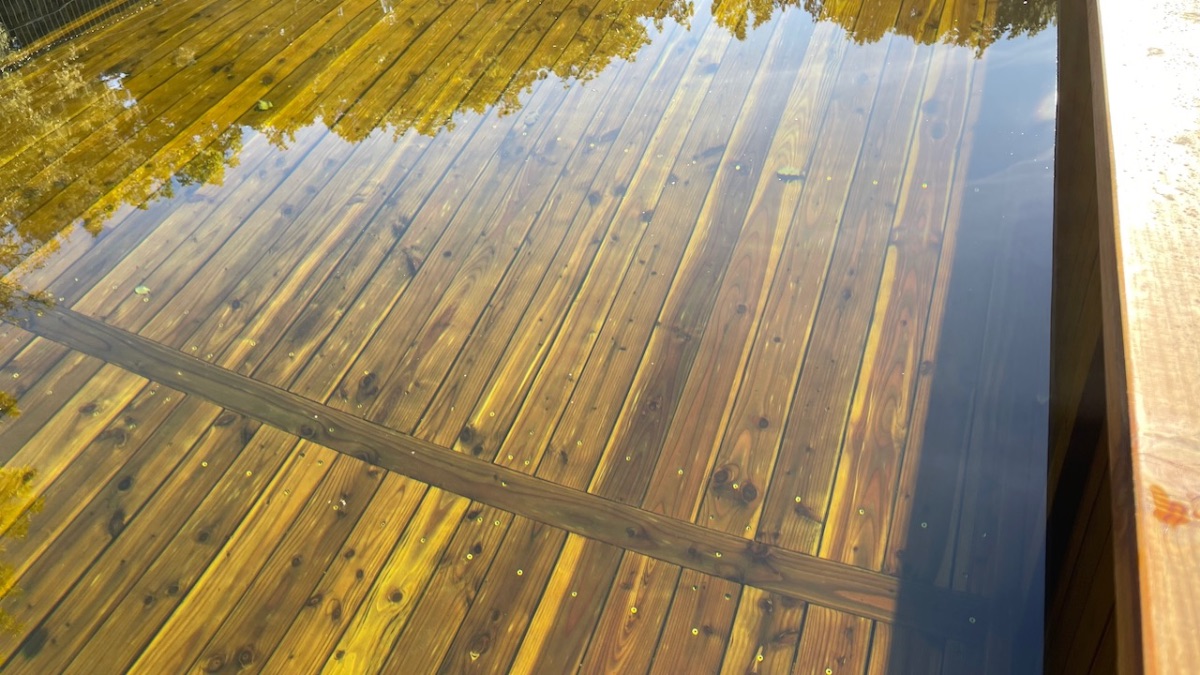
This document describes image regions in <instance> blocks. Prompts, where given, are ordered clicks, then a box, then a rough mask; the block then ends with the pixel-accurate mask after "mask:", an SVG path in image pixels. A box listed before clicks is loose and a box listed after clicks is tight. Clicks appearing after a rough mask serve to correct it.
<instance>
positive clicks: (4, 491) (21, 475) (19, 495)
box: [0, 467, 42, 632]
mask: <svg viewBox="0 0 1200 675" xmlns="http://www.w3.org/2000/svg"><path fill="white" fill-rule="evenodd" d="M36 475H37V474H36V472H34V470H33V469H30V468H28V467H0V523H4V524H6V525H7V529H6V530H4V534H3V536H5V537H13V538H21V537H24V536H25V535H26V534H27V533H28V532H29V519H30V517H31V516H32V515H33V514H35V513H37V512H38V511H40V510H41V509H42V501H41V499H40V498H32V495H31V492H32V491H33V479H34V478H35V477H36ZM3 550H4V549H3V547H0V552H3ZM12 577H13V569H12V567H10V566H8V565H6V564H4V563H0V599H2V598H5V597H7V596H8V595H10V594H11V593H13V592H14V590H15V589H14V587H13V578H12ZM19 629H20V624H18V623H17V620H16V619H15V618H13V616H12V615H11V614H9V613H8V612H6V611H4V610H3V609H0V632H16V631H17V630H19Z"/></svg>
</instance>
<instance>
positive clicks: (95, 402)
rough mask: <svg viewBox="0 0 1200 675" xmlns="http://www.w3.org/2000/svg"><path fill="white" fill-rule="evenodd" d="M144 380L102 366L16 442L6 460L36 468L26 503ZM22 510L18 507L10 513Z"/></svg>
mask: <svg viewBox="0 0 1200 675" xmlns="http://www.w3.org/2000/svg"><path fill="white" fill-rule="evenodd" d="M146 384H147V383H146V381H145V380H144V379H142V378H141V377H138V376H137V375H134V374H132V373H129V372H125V371H122V370H121V369H119V368H113V367H111V366H103V367H102V368H100V370H99V372H98V373H97V375H96V376H95V377H94V378H92V379H91V380H89V381H88V383H87V385H86V386H84V387H83V388H82V389H80V390H79V391H78V392H76V393H75V395H74V396H73V397H72V398H71V399H70V400H69V401H68V402H67V404H66V405H65V406H63V408H62V409H61V410H60V411H59V412H58V414H56V415H55V416H54V417H53V418H51V420H50V422H49V423H48V424H47V425H46V426H44V427H43V428H42V429H41V430H40V431H39V432H38V433H37V434H36V435H34V436H33V438H32V439H30V441H29V442H28V443H25V444H23V445H20V446H17V448H18V449H17V450H16V451H15V452H14V453H13V454H12V455H11V456H9V457H8V458H6V461H5V464H6V465H11V466H27V467H33V468H34V469H36V471H37V473H36V475H35V476H34V478H33V479H32V480H31V481H30V482H29V486H30V487H31V488H32V492H31V493H30V494H29V495H27V496H26V497H25V500H26V502H25V505H28V503H29V502H30V501H32V500H33V499H34V498H35V496H36V495H37V494H38V493H39V492H41V491H42V490H43V489H44V488H45V486H46V485H49V484H50V483H52V482H53V481H54V480H56V479H57V478H58V477H59V476H60V475H61V474H62V473H63V472H64V471H66V470H67V468H68V467H69V466H70V465H71V464H72V463H73V462H74V461H75V460H76V459H77V458H78V457H79V455H80V453H82V452H83V451H85V450H86V449H87V448H88V445H89V444H90V443H91V441H92V440H93V439H95V438H97V437H98V436H99V435H100V434H101V433H103V432H104V430H105V429H106V428H107V427H109V426H110V425H111V424H112V423H113V422H114V421H115V420H116V419H117V416H118V415H119V414H120V413H121V411H122V410H123V409H124V408H125V406H126V404H127V403H128V402H129V400H130V399H132V398H133V397H134V395H136V394H137V392H139V391H141V390H142V389H143V388H144V387H145V386H146ZM18 499H20V498H19V497H16V496H14V497H13V500H12V501H11V502H10V503H12V504H13V506H14V508H16V507H17V506H19V505H21V503H20V502H19V501H17V500H18ZM22 510H23V508H17V509H16V510H15V511H14V512H13V513H12V517H14V518H15V517H16V516H17V515H18V514H20V513H21V511H22ZM8 525H9V523H8V522H3V521H0V529H7V527H8Z"/></svg>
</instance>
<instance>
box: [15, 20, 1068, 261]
mask: <svg viewBox="0 0 1200 675" xmlns="http://www.w3.org/2000/svg"><path fill="white" fill-rule="evenodd" d="M694 1H695V0H665V1H660V0H543V1H542V2H539V3H528V2H524V0H446V1H445V2H441V3H428V2H425V0H403V1H401V0H398V1H397V2H388V3H381V4H379V5H376V6H373V7H372V9H370V10H367V11H365V12H359V10H354V11H353V12H352V11H349V10H347V11H346V12H345V13H344V15H342V14H340V13H339V8H341V7H342V6H343V4H346V3H343V2H337V1H335V0H328V1H327V2H324V3H308V4H302V5H298V6H297V9H295V10H293V11H283V9H282V8H280V7H279V6H277V4H278V3H271V2H268V1H267V0H240V1H239V2H232V3H229V4H230V8H229V14H228V15H227V16H229V17H235V16H239V15H241V14H244V15H245V16H246V17H248V18H247V19H246V23H245V24H244V25H241V26H240V28H237V27H238V25H239V24H237V23H236V22H235V21H232V20H231V21H230V22H229V25H230V26H231V28H229V29H228V30H227V31H225V32H219V31H212V30H204V31H202V30H200V29H199V28H197V29H194V30H193V31H192V32H191V33H190V34H187V35H186V36H184V37H183V38H181V39H183V40H184V41H183V42H182V43H177V42H171V43H164V44H161V45H160V44H157V43H155V42H154V41H153V40H152V39H150V38H147V39H148V40H150V42H149V43H148V44H146V43H143V42H141V41H139V40H137V39H130V38H128V37H126V36H124V35H123V34H122V33H120V30H124V28H123V25H122V23H123V22H114V23H112V24H110V26H109V28H106V29H102V30H98V31H93V32H91V33H88V34H86V35H84V36H82V37H80V38H79V41H78V42H77V43H67V44H66V45H63V46H59V47H56V48H54V49H52V50H50V51H48V52H46V53H44V54H40V55H36V56H34V57H32V58H28V59H24V60H23V61H21V60H20V59H17V60H12V59H10V61H9V62H10V63H20V65H19V67H17V68H16V69H15V70H13V71H12V72H8V73H3V74H0V124H3V125H4V129H5V133H4V134H3V135H2V136H0V275H2V274H5V273H7V271H9V270H11V269H13V268H14V267H16V266H18V265H20V264H25V265H29V264H34V263H31V262H29V259H30V257H31V256H34V255H35V254H36V255H48V254H50V253H52V252H53V250H54V247H55V246H56V239H57V237H58V236H59V234H60V233H61V232H63V231H65V230H66V228H68V227H69V226H70V225H71V224H72V223H79V222H82V223H83V225H84V227H85V229H86V230H88V231H91V232H92V233H96V232H98V231H99V230H100V228H101V227H103V223H104V222H105V221H106V220H108V219H109V218H110V217H111V216H112V214H113V213H114V212H116V211H117V210H118V209H120V208H122V207H123V206H125V205H130V206H139V205H145V204H147V203H149V202H151V201H153V200H156V199H160V198H164V197H168V198H169V197H171V196H173V195H174V194H175V193H176V192H177V191H178V190H179V189H180V188H183V187H187V186H193V185H202V184H221V183H222V182H223V181H224V179H225V173H226V170H227V169H228V168H229V167H230V166H234V165H236V164H237V162H238V157H239V154H240V153H241V151H242V140H243V138H244V137H245V136H246V133H247V129H253V130H257V131H259V132H261V133H263V134H264V135H265V136H266V137H267V138H268V139H270V140H271V141H272V142H273V143H275V144H276V145H278V146H286V145H287V144H289V142H290V139H292V138H294V136H295V134H296V133H298V132H299V131H300V130H301V129H304V128H307V127H310V126H312V125H313V124H323V125H325V126H327V127H328V128H329V129H331V130H332V131H333V132H334V133H337V134H339V135H341V136H342V137H343V138H345V139H347V140H349V141H360V140H362V139H365V138H366V137H367V136H368V135H370V134H371V133H373V132H375V131H376V130H378V129H387V130H391V131H392V132H393V133H394V134H397V135H400V134H404V133H408V132H410V131H416V132H419V133H422V134H429V135H432V134H436V133H439V132H441V131H442V130H445V129H447V128H452V127H453V126H454V123H455V118H456V116H461V115H464V114H469V113H483V112H485V111H488V110H493V109H497V110H499V111H500V112H501V113H505V112H510V111H513V110H516V109H518V108H519V107H520V106H521V105H522V99H523V98H524V97H526V95H527V94H528V93H529V92H530V90H531V89H532V88H533V86H534V85H535V84H536V83H537V82H539V81H541V80H544V79H547V78H551V77H553V78H560V79H562V80H564V81H572V80H587V79H589V78H593V77H595V76H596V75H598V74H599V73H601V72H602V71H604V70H605V69H606V68H607V67H608V66H609V65H610V64H612V63H614V62H616V61H620V60H630V59H635V58H636V57H637V54H638V52H639V51H640V50H641V49H642V48H643V47H644V46H646V45H647V44H648V43H649V42H650V40H651V39H652V38H653V36H654V34H655V33H656V31H658V30H661V29H662V28H663V27H664V26H666V25H667V24H668V23H669V22H675V23H679V24H685V25H686V24H688V23H689V22H690V21H691V20H692V17H693V15H694V11H695V7H694V4H693V2H694ZM710 1H711V11H712V17H713V21H714V22H715V23H716V24H717V25H718V26H721V27H723V28H724V29H725V30H728V31H729V32H730V33H731V34H732V35H734V36H736V37H737V38H739V39H741V38H745V37H746V35H747V34H748V33H749V32H750V31H752V30H753V29H754V28H755V27H758V26H761V25H762V24H764V23H766V22H768V21H770V20H771V19H772V18H774V17H776V16H778V14H779V13H780V12H783V11H804V12H807V13H808V14H810V15H811V16H812V17H814V18H815V19H816V20H818V21H831V22H836V23H837V24H838V25H839V26H841V27H843V28H844V29H845V30H846V33H847V36H848V37H849V39H852V40H854V41H857V42H869V41H874V40H878V39H879V38H881V37H882V36H884V35H886V34H889V33H894V34H897V35H902V36H906V37H908V38H911V39H914V40H916V41H918V42H922V43H933V42H938V41H942V42H949V43H953V44H958V45H964V46H969V47H971V48H973V49H975V50H977V51H982V50H984V49H986V48H987V46H988V45H990V44H992V43H994V42H995V41H996V40H999V39H1001V38H1003V37H1005V36H1012V35H1023V34H1030V33H1036V32H1037V31H1039V30H1041V29H1042V28H1044V27H1045V26H1047V25H1048V24H1049V23H1050V22H1051V21H1052V20H1053V18H1054V8H1055V4H1054V1H1053V0H988V1H986V2H980V1H979V0H974V1H970V2H968V1H967V0H710ZM189 11H190V10H189V9H188V7H187V6H186V4H180V3H158V4H154V5H151V6H148V7H145V8H144V9H143V10H142V11H140V12H138V14H137V16H138V17H140V18H139V19H138V21H140V22H141V23H134V19H132V18H127V19H126V20H125V21H127V22H129V23H130V25H131V26H133V27H132V28H128V30H129V31H132V32H134V33H135V35H136V34H137V33H136V31H138V30H143V29H142V28H139V27H138V26H142V25H148V24H146V23H145V22H146V21H147V20H149V19H148V18H147V17H154V20H158V21H163V22H184V23H186V19H181V18H180V16H176V14H186V13H187V12H189ZM356 12H357V13H358V14H357V15H356V14H355V13H356ZM262 17H270V18H271V21H272V22H271V23H269V25H263V24H262V22H264V21H266V19H265V18H262ZM251 18H253V20H251ZM235 28H237V29H236V30H235ZM110 31H111V32H112V34H111V35H110ZM238 31H243V32H244V31H249V32H248V33H246V34H245V35H243V34H242V33H240V32H238ZM0 37H2V36H0Z"/></svg>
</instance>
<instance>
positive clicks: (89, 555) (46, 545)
mask: <svg viewBox="0 0 1200 675" xmlns="http://www.w3.org/2000/svg"><path fill="white" fill-rule="evenodd" d="M163 398H164V400H165V399H166V398H167V397H163ZM168 403H169V401H168ZM219 413H220V410H219V409H217V408H213V407H211V406H210V405H209V404H207V403H203V402H201V401H200V400H199V399H196V398H192V399H189V400H187V401H185V402H184V403H183V404H182V405H181V406H179V407H178V408H177V409H175V412H174V414H172V415H171V417H170V418H169V419H168V420H167V421H166V422H165V423H164V424H163V425H162V426H161V427H159V428H158V429H157V430H156V431H155V432H154V434H152V435H151V436H150V437H149V438H148V439H147V440H146V442H144V443H142V444H141V447H140V448H139V449H138V450H137V451H136V452H134V453H131V455H130V457H129V461H128V462H126V463H125V465H124V467H123V468H122V471H121V473H120V474H119V475H118V476H114V477H112V478H110V479H109V480H108V481H107V482H106V483H105V484H103V485H102V486H101V487H100V490H99V492H98V497H96V498H94V499H92V500H91V501H89V502H87V503H85V504H83V505H82V508H81V510H80V511H79V513H78V515H76V516H75V517H74V519H73V520H69V521H67V522H63V520H59V519H55V520H50V518H52V517H53V516H54V515H55V511H54V510H53V509H57V508H61V505H57V504H55V503H53V502H52V503H51V504H49V508H50V509H52V510H51V511H49V512H48V517H44V518H39V519H36V520H35V521H34V522H33V523H32V524H31V528H33V529H32V530H31V534H32V535H33V536H30V537H26V538H25V539H23V540H20V541H19V542H14V543H13V544H12V545H10V547H9V548H8V549H7V550H10V551H12V552H13V555H14V559H20V560H23V561H24V562H23V564H22V565H21V566H20V568H19V569H14V574H17V573H19V575H20V576H14V579H13V582H14V583H16V584H19V586H20V587H21V589H22V596H21V597H22V605H21V606H22V609H21V617H22V621H23V622H24V625H23V626H22V632H18V633H16V634H14V640H13V643H12V644H9V645H6V646H5V649H6V651H4V652H3V654H4V656H5V657H6V656H8V655H9V654H10V652H11V649H13V648H15V646H16V645H18V644H20V641H21V640H22V639H24V638H26V637H28V636H29V635H30V634H31V633H30V631H34V630H35V629H36V628H37V626H38V624H39V622H40V621H41V620H42V618H43V617H44V616H45V614H46V613H47V612H49V611H50V610H51V609H53V607H54V606H55V604H56V603H57V602H58V600H59V599H60V598H61V597H62V596H63V595H65V594H66V593H67V591H68V590H69V589H70V587H71V586H72V584H74V583H75V581H76V580H77V579H79V577H80V576H81V575H82V574H83V573H84V571H86V570H87V568H88V566H89V565H91V563H92V561H93V560H95V558H96V557H97V556H98V555H100V553H101V552H103V550H104V549H105V547H107V546H108V545H109V544H110V542H111V541H112V540H113V539H114V536H117V535H119V534H120V533H121V532H123V531H124V529H125V526H126V525H127V524H128V523H129V521H130V520H132V519H133V518H135V517H137V515H138V512H139V511H140V509H141V508H142V506H143V505H144V504H145V503H146V501H147V500H149V499H150V498H151V497H152V496H153V495H154V493H155V492H156V491H157V490H158V488H159V487H160V485H161V484H162V482H163V481H164V480H165V479H166V477H167V476H168V475H169V474H170V473H171V472H172V471H173V470H174V468H175V466H176V465H177V464H178V462H179V461H180V459H181V458H182V457H183V456H186V454H187V450H188V448H190V447H191V446H192V445H193V443H194V442H195V441H196V440H197V438H199V435H200V433H202V432H203V431H204V430H205V429H206V428H207V427H208V426H209V425H211V424H212V423H213V422H214V421H215V420H216V419H217V418H218V414H219ZM204 415H207V417H204V418H203V421H202V422H200V423H199V424H198V425H195V426H198V427H199V428H200V430H201V431H200V432H197V434H196V435H194V436H188V435H187V434H186V431H185V430H186V429H187V428H188V427H189V425H190V423H191V421H192V420H193V418H200V417H203V416H204ZM160 450H161V451H160ZM47 496H49V497H51V498H53V497H54V495H53V494H48V495H47ZM64 520H65V519H64ZM47 529H49V530H50V531H47ZM55 530H57V533H56V534H55V536H51V534H52V532H53V531H55ZM38 535H40V536H38ZM35 537H36V538H35ZM25 546H29V547H30V548H29V549H26V548H25ZM22 551H25V552H27V553H28V555H21V553H22ZM42 635H45V633H44V632H43V633H42ZM35 642H36V640H35Z"/></svg>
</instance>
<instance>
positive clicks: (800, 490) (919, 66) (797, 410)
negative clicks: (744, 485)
mask: <svg viewBox="0 0 1200 675" xmlns="http://www.w3.org/2000/svg"><path fill="white" fill-rule="evenodd" d="M896 47H897V48H898V49H900V51H899V52H898V53H897V55H898V56H899V58H897V59H896V65H898V66H900V72H901V73H904V75H902V76H900V77H902V78H903V80H901V81H909V78H910V77H911V76H912V75H913V73H912V71H913V69H915V70H916V71H918V72H919V71H921V70H923V66H924V63H923V61H922V60H921V59H919V58H916V57H917V55H916V54H914V53H913V52H911V51H908V50H907V49H906V48H905V46H904V45H903V43H898V44H896ZM877 61H878V57H876V63H875V64H872V65H871V66H867V68H870V69H871V70H868V73H869V75H868V76H869V78H870V79H869V80H868V82H869V85H868V86H866V87H865V88H860V89H854V90H851V91H850V92H848V94H847V95H848V96H850V97H852V98H849V99H847V100H846V101H844V102H843V104H842V105H845V106H849V107H851V108H857V109H858V110H870V109H871V107H872V106H871V104H869V103H867V101H871V100H874V106H875V107H876V108H878V109H881V110H891V109H894V108H896V107H897V106H898V104H899V103H900V102H905V101H906V102H907V103H908V107H909V108H910V109H911V108H915V101H914V100H913V99H911V98H909V96H911V94H912V93H913V88H914V87H915V86H916V85H915V83H914V84H912V85H908V86H895V84H892V85H891V86H887V87H882V86H881V87H880V88H879V89H878V93H877V92H876V87H875V85H876V83H878V82H879V80H880V77H881V75H882V73H880V72H879V71H878V70H877V69H878V65H877ZM910 64H911V65H910ZM843 77H845V76H843ZM892 82H894V80H892ZM880 95H883V96H886V97H887V98H884V99H880V98H877V97H878V96H880ZM854 101H860V102H859V103H854ZM842 116H844V115H839V117H842ZM845 117H846V119H847V121H849V120H854V125H853V126H851V127H850V128H849V129H848V130H847V131H843V132H842V133H845V134H848V137H849V138H850V139H857V140H858V142H857V143H856V144H855V145H854V146H853V147H854V149H855V150H856V151H857V150H858V149H859V147H860V146H861V143H862V142H863V140H862V139H863V136H864V129H868V130H872V125H871V123H872V122H874V123H876V124H878V125H882V126H883V128H888V127H890V126H892V125H893V124H895V125H896V126H897V128H898V129H900V130H903V131H901V133H905V132H910V130H911V129H912V127H911V119H912V118H911V117H910V118H908V119H905V118H904V117H901V118H900V119H899V120H894V121H893V120H891V119H889V118H888V117H878V118H873V119H871V120H869V121H868V120H867V119H865V118H864V119H860V118H858V117H857V116H853V117H851V116H845ZM835 119H837V118H835ZM879 129H880V127H878V126H876V127H874V129H873V131H874V132H875V134H877V133H880V131H879ZM866 133H871V131H867V132H866ZM875 134H872V139H873V141H874V139H877V138H879V137H878V136H875ZM872 147H876V146H874V145H872ZM881 147H882V148H887V147H888V146H887V145H886V144H885V145H882V146H881ZM877 152H882V153H883V154H882V156H875V155H874V153H872V157H871V160H872V163H871V165H870V166H871V167H872V169H868V170H865V171H861V172H860V173H858V174H855V172H854V169H853V167H854V164H852V163H850V164H848V163H846V162H845V161H844V160H842V159H840V158H839V157H838V154H837V153H835V154H834V155H833V156H832V157H826V158H824V159H822V160H820V161H819V162H818V163H817V164H816V165H814V167H813V173H815V177H816V178H817V179H818V180H820V178H821V176H822V175H824V178H825V181H824V184H823V187H824V186H830V189H832V190H833V191H834V193H833V194H834V195H836V196H835V197H834V199H833V203H835V204H841V203H844V201H845V199H846V195H847V191H848V190H849V189H850V185H851V184H852V180H854V179H857V181H858V182H859V183H860V185H861V188H859V189H861V190H863V194H864V195H865V196H866V197H867V200H866V201H864V202H861V204H862V206H861V207H860V206H858V205H857V204H856V206H855V208H854V209H853V211H851V214H852V217H853V218H854V220H853V221H847V220H845V215H846V214H845V212H841V213H839V212H834V213H832V214H828V215H824V214H823V213H822V211H820V210H817V211H816V212H812V213H799V214H798V217H800V218H803V219H804V220H802V221H800V222H802V223H806V224H805V225H804V227H805V229H807V228H809V227H812V226H814V225H817V224H819V223H822V221H825V220H830V219H832V220H833V222H834V223H836V222H838V220H839V216H841V220H842V222H843V225H844V226H845V225H849V227H848V228H846V229H845V231H844V232H839V234H838V235H837V243H836V244H834V242H833V241H832V239H833V234H832V233H830V234H829V235H826V236H827V237H828V239H822V238H818V241H825V242H827V243H825V244H824V247H823V248H825V250H826V251H827V252H826V253H825V254H824V255H821V256H819V257H818V259H817V261H815V262H816V269H817V271H816V272H815V276H814V272H812V271H808V270H805V272H804V277H803V278H802V279H801V281H800V283H799V284H797V285H798V286H800V287H801V288H805V287H808V288H814V287H817V288H820V300H819V301H818V302H819V304H817V306H816V307H815V314H814V313H812V310H809V311H807V312H804V313H803V314H801V316H804V315H808V316H809V317H812V318H810V319H809V327H808V329H807V332H808V335H806V336H805V338H807V343H808V344H807V347H806V348H805V351H804V353H803V354H804V355H803V366H802V368H800V369H799V379H798V381H797V384H796V385H795V393H794V396H793V398H792V400H791V401H790V402H789V403H788V404H787V405H788V410H787V417H786V422H784V423H782V425H781V426H782V433H781V435H779V433H780V432H770V436H769V438H774V437H778V438H779V441H778V442H779V446H778V447H779V449H778V451H777V452H778V456H777V459H775V465H774V466H773V467H772V466H771V465H770V464H766V465H765V466H764V467H763V470H764V471H765V473H766V475H765V476H763V477H762V478H758V479H755V481H754V483H755V484H759V483H761V484H763V485H768V484H769V486H770V487H769V490H768V491H767V494H766V497H765V498H764V499H763V501H762V502H761V503H760V504H758V505H755V506H753V507H752V508H751V509H749V510H748V511H749V513H747V514H742V515H740V518H741V519H743V522H744V521H745V519H748V518H754V517H757V519H758V523H757V532H758V534H757V537H758V538H759V539H760V540H762V541H769V542H772V543H775V544H778V545H782V546H787V547H789V548H795V549H796V550H801V551H811V552H813V553H815V552H816V551H817V550H818V549H819V540H820V531H821V526H822V524H823V521H824V519H825V515H826V513H825V511H826V509H827V508H828V504H829V496H830V492H831V490H832V487H833V480H834V476H835V471H836V466H837V461H838V458H839V456H840V451H841V445H842V441H843V439H844V435H843V428H844V424H845V420H846V416H847V414H848V413H849V409H850V406H851V401H852V395H853V388H854V382H855V374H856V373H857V371H858V369H859V365H860V362H861V358H862V351H863V348H864V347H865V342H866V338H867V332H868V330H867V329H868V326H869V322H870V318H871V312H872V310H873V308H874V304H875V298H876V293H877V288H878V286H877V283H878V282H877V281H876V280H877V279H878V278H879V276H878V275H879V274H880V272H879V271H876V270H881V267H882V266H881V265H880V264H879V262H880V258H881V257H882V252H883V249H882V248H881V246H880V244H882V243H883V241H881V238H879V237H878V236H876V237H875V238H874V242H875V244H874V245H867V244H866V242H870V241H872V240H873V239H872V236H871V232H872V230H873V229H874V228H873V227H872V225H873V222H872V221H873V220H874V219H873V218H872V217H871V216H870V215H869V214H871V213H874V212H875V211H874V208H878V207H883V208H886V202H887V198H886V196H885V195H887V194H888V192H887V189H888V188H887V186H888V179H887V178H886V177H885V176H886V175H887V174H885V173H884V174H876V172H877V171H878V170H879V169H874V166H875V165H874V162H875V161H880V162H881V165H880V166H881V167H887V166H889V165H893V166H894V164H895V158H894V156H891V154H890V152H888V151H887V150H881V151H877ZM855 154H857V152H856V153H855ZM864 168H865V167H864ZM872 174H876V175H878V176H879V177H878V178H876V177H875V176H874V175H872ZM876 180H878V181H879V182H880V183H881V184H883V185H884V186H885V187H884V188H883V191H882V194H880V193H876V192H874V189H875V188H876V187H878V186H875V185H871V186H870V187H868V185H867V181H871V182H872V183H874V182H875V181H876ZM891 189H893V190H894V189H896V188H895V184H894V183H893V184H892V186H891ZM893 194H894V193H893ZM881 198H882V200H883V203H882V204H881V203H880V202H878V201H876V200H879V199H881ZM822 201H823V200H817V201H815V202H811V203H812V204H815V205H818V206H816V207H814V208H818V209H819V208H820V207H819V205H820V204H821V203H822ZM856 202H857V200H856ZM862 207H865V209H864V210H860V208H862ZM818 226H819V225H818ZM826 226H828V225H826ZM842 234H845V235H847V236H846V238H845V239H843V238H842V236H841V235H842ZM831 249H832V250H831ZM826 256H828V257H826ZM872 263H874V264H872ZM812 266H813V263H812V262H810V263H809V264H808V267H809V268H810V269H811V267H812ZM860 267H861V268H860ZM868 270H869V271H868ZM863 277H866V279H865V281H864V280H863ZM822 279H823V280H824V282H823V283H822ZM864 286H865V287H864ZM793 292H794V291H793ZM808 302H809V303H811V302H813V299H812V296H809V299H808ZM809 306H810V307H811V304H810V305H809ZM779 330H782V328H780V329H779ZM792 367H793V370H795V368H796V367H795V366H792ZM772 446H773V444H769V445H768V446H767V447H768V448H772ZM771 457H772V456H771V455H768V458H767V459H770V458H771ZM758 461H759V462H762V461H763V459H759V460H758ZM751 522H753V521H751ZM810 620H811V618H810Z"/></svg>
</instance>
